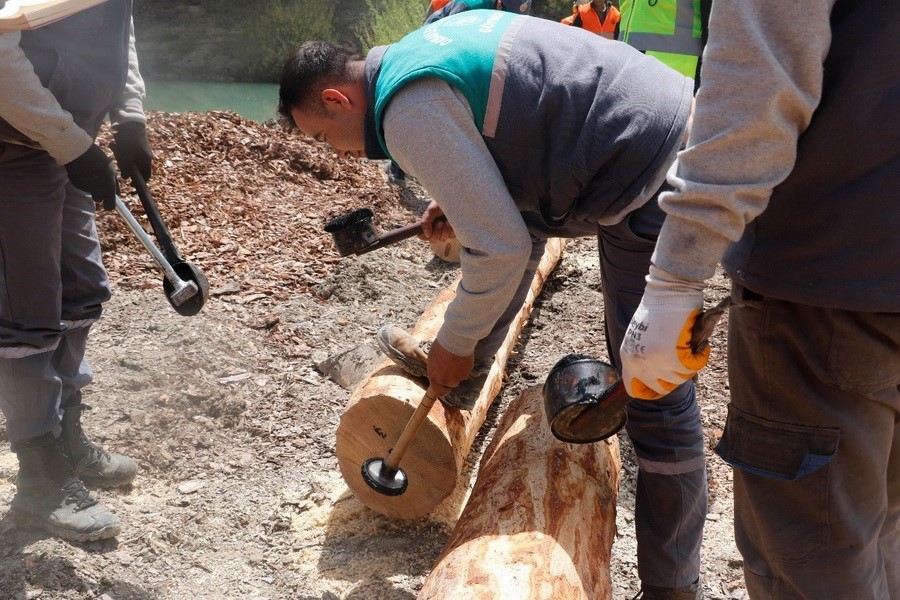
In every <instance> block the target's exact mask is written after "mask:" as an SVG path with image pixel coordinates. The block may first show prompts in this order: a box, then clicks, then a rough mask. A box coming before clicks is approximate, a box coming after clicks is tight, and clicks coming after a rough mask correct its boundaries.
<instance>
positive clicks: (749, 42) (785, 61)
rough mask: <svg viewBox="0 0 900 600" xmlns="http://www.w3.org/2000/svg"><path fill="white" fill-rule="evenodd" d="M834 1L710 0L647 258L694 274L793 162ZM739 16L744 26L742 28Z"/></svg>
mask: <svg viewBox="0 0 900 600" xmlns="http://www.w3.org/2000/svg"><path fill="white" fill-rule="evenodd" d="M833 4H834V0H810V1H808V2H802V3H789V4H788V5H783V6H779V8H778V10H777V11H775V10H772V5H771V4H769V3H766V2H762V1H760V0H747V1H744V2H720V3H717V4H716V3H714V5H713V8H712V13H711V15H710V37H709V42H708V43H707V47H706V54H705V56H704V64H703V70H702V79H703V85H702V86H701V87H700V90H699V92H698V94H697V104H696V110H695V113H694V122H693V127H692V129H691V134H690V138H689V140H688V147H687V149H686V150H684V151H683V152H681V153H680V154H679V156H678V161H677V162H676V163H675V167H673V169H674V173H670V177H669V182H670V183H671V184H672V185H673V186H674V187H675V188H676V191H675V192H671V193H665V194H663V195H662V197H661V199H660V206H661V207H662V208H663V209H664V210H665V211H666V213H667V217H666V222H665V224H664V225H663V230H662V233H661V235H660V238H659V242H658V243H657V248H656V254H655V255H654V259H653V263H654V264H655V265H656V266H657V267H660V268H662V269H664V270H666V271H668V272H670V273H672V274H675V275H678V276H680V277H684V278H686V279H690V280H693V281H703V280H705V279H707V278H709V277H711V276H712V275H713V272H714V271H715V266H716V264H717V263H718V262H719V260H720V259H721V257H722V255H723V254H724V251H725V248H726V247H727V246H728V245H729V244H730V243H731V242H735V241H737V240H739V239H740V238H741V235H742V234H743V231H744V227H745V226H746V224H747V223H749V222H750V221H751V220H753V219H754V218H756V216H757V215H759V214H760V213H762V212H763V210H765V208H766V206H767V204H768V201H769V196H770V195H771V193H772V189H773V188H774V187H775V186H776V185H778V184H779V183H781V182H782V181H783V180H784V179H785V178H786V177H787V176H788V174H789V173H790V172H791V170H792V169H793V167H794V161H795V159H796V154H797V139H798V138H799V137H800V135H801V134H802V133H803V131H805V130H806V127H807V126H808V125H809V122H810V119H811V118H812V114H813V111H814V110H815V109H816V106H818V103H819V99H820V97H821V93H822V73H823V67H822V65H823V62H824V60H825V56H826V54H827V53H828V47H829V45H830V42H831V29H830V23H829V17H830V13H831V7H832V6H833ZM748 23H751V24H753V25H754V26H753V27H748Z"/></svg>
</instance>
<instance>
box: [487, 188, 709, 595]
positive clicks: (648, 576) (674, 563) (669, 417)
mask: <svg viewBox="0 0 900 600" xmlns="http://www.w3.org/2000/svg"><path fill="white" fill-rule="evenodd" d="M664 219H665V213H663V212H662V210H660V208H659V206H658V205H657V203H656V200H655V199H653V200H651V201H650V202H648V203H647V204H645V205H643V206H642V207H641V208H638V209H637V210H635V211H633V212H632V213H630V214H629V215H628V216H627V217H626V218H625V219H624V220H623V221H621V222H620V223H618V224H616V225H610V226H603V227H600V228H599V229H598V233H597V241H598V245H599V249H600V273H601V279H602V282H601V283H602V292H603V304H604V312H605V314H604V321H605V329H606V344H607V353H608V356H609V357H610V360H611V362H612V363H613V365H614V366H615V367H616V369H618V370H619V371H621V361H620V360H619V346H620V345H621V343H622V339H623V338H624V336H625V330H626V329H627V328H628V324H629V323H630V321H631V317H632V315H633V314H634V312H635V311H636V310H637V306H638V304H639V303H640V301H641V297H642V296H643V294H644V287H645V286H646V280H645V277H646V276H647V273H648V272H649V270H650V257H651V255H652V254H653V249H654V247H655V245H656V238H657V236H658V234H659V230H660V228H661V227H662V223H663V220H664ZM544 245H545V242H544V241H543V240H539V239H535V240H534V245H533V251H532V254H531V259H530V261H529V263H528V269H527V271H526V273H525V276H524V277H523V279H522V283H521V284H520V285H519V289H518V291H517V292H516V296H515V297H514V298H513V300H512V302H511V304H510V306H509V307H508V308H507V309H506V311H505V312H504V313H503V316H502V317H501V318H500V320H499V321H498V322H497V324H496V325H495V326H494V329H493V330H492V331H491V334H490V335H489V336H488V337H486V338H485V339H483V340H481V342H479V344H478V345H477V346H476V348H475V358H476V360H478V359H484V358H489V357H491V356H493V355H494V353H495V352H496V351H497V350H498V349H499V347H500V345H501V344H502V343H503V339H504V338H505V337H506V333H507V330H508V328H509V325H510V323H511V322H512V319H513V317H514V316H515V315H516V313H517V312H518V310H519V309H520V308H521V306H522V303H523V302H524V301H525V297H526V295H527V293H528V289H529V287H530V286H531V281H532V279H533V278H534V273H535V271H536V269H537V265H538V263H539V262H540V259H541V256H542V255H543V252H544ZM572 351H573V352H585V353H588V354H590V349H586V348H573V349H572ZM627 412H628V423H627V425H626V428H625V431H626V432H627V434H628V436H629V438H631V442H632V444H633V446H634V450H635V454H636V455H637V459H638V476H637V490H636V498H635V533H636V537H637V547H638V557H637V558H638V575H639V576H640V578H641V581H642V582H643V583H646V584H649V585H656V586H661V587H682V586H686V585H689V584H691V583H693V582H694V581H696V580H697V578H698V577H699V576H700V546H701V544H702V542H703V525H704V523H705V522H706V508H707V507H706V504H707V485H706V450H705V444H704V438H703V424H702V423H701V421H700V407H699V406H698V405H697V401H696V397H695V395H694V384H693V382H691V381H688V382H686V383H684V384H682V385H681V386H679V387H678V388H676V389H674V390H673V391H672V392H671V393H669V394H668V395H667V396H665V397H664V398H662V399H660V400H656V401H652V402H650V401H643V400H632V401H631V403H630V404H629V405H628V408H627Z"/></svg>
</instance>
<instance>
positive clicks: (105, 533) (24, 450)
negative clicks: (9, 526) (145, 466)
mask: <svg viewBox="0 0 900 600" xmlns="http://www.w3.org/2000/svg"><path fill="white" fill-rule="evenodd" d="M13 452H15V453H16V455H17V457H18V459H19V474H18V476H17V477H16V495H15V496H13V499H12V509H13V510H14V511H15V512H16V513H17V514H18V515H19V516H20V518H21V519H22V520H23V522H24V523H23V524H25V525H28V526H30V527H35V528H38V529H43V530H45V531H48V532H50V533H51V534H53V535H55V536H57V537H59V538H62V539H64V540H69V541H73V542H91V541H94V540H103V539H107V538H111V537H115V536H117V535H118V534H119V532H120V531H121V527H120V525H119V519H118V518H117V517H116V516H115V515H114V514H112V513H110V512H107V511H106V510H104V509H103V507H101V506H100V505H98V504H97V501H96V500H94V498H93V497H92V496H91V494H90V492H88V490H87V489H86V488H85V487H84V483H82V482H81V480H80V479H78V477H77V476H76V475H75V470H74V468H73V466H72V461H71V460H70V459H69V457H68V456H66V454H65V453H64V452H63V449H62V446H61V443H60V440H59V439H56V438H54V437H53V434H52V433H45V434H44V435H42V436H39V437H36V438H31V439H28V440H24V441H21V442H17V443H16V444H14V445H13Z"/></svg>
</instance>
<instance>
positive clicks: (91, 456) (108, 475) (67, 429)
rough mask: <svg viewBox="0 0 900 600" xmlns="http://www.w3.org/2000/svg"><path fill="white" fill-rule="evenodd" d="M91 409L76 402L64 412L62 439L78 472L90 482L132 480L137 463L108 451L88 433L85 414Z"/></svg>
mask: <svg viewBox="0 0 900 600" xmlns="http://www.w3.org/2000/svg"><path fill="white" fill-rule="evenodd" d="M90 409H91V407H90V406H88V405H86V404H75V405H74V406H68V407H66V408H65V413H63V419H62V435H60V439H61V440H62V442H63V448H64V450H65V452H66V454H67V455H68V456H69V457H70V458H71V459H72V463H73V465H74V467H75V473H76V474H77V475H78V477H80V478H81V480H82V481H84V482H85V483H87V484H94V485H99V486H104V487H118V486H121V485H127V484H129V483H131V482H132V481H134V477H135V475H137V468H138V467H137V463H136V462H134V461H133V460H132V459H130V458H128V457H127V456H124V455H122V454H117V453H115V452H107V451H106V450H104V449H103V448H101V447H100V446H98V445H97V444H95V443H93V442H91V441H90V440H89V439H88V438H87V435H85V433H84V429H82V427H81V413H83V412H84V411H86V410H90Z"/></svg>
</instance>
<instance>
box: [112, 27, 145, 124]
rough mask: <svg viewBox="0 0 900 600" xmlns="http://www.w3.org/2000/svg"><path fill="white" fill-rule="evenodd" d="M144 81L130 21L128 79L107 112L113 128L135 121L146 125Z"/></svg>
mask: <svg viewBox="0 0 900 600" xmlns="http://www.w3.org/2000/svg"><path fill="white" fill-rule="evenodd" d="M144 96H145V87H144V79H143V78H142V77H141V71H140V68H139V67H138V56H137V50H136V49H135V44H134V20H133V19H132V21H131V35H130V39H129V43H128V78H127V79H126V81H125V89H124V90H123V91H122V95H121V96H119V99H118V101H117V102H116V104H115V106H114V107H113V108H112V110H110V112H109V120H110V122H111V123H112V125H113V127H118V126H120V125H121V124H122V123H127V122H132V121H136V122H138V123H145V124H146V123H147V118H146V117H145V116H144Z"/></svg>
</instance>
